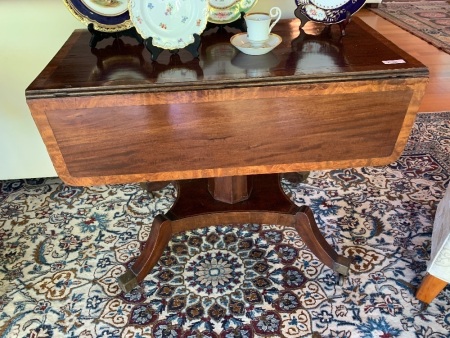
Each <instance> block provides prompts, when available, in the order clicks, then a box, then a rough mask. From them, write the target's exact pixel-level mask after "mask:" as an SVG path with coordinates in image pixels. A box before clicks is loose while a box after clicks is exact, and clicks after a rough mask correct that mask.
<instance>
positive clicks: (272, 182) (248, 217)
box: [119, 175, 350, 292]
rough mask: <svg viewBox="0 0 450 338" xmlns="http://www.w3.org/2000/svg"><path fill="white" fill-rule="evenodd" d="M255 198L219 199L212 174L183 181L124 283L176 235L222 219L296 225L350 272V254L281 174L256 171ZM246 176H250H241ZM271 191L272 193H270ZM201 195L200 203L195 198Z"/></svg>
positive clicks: (314, 247)
mask: <svg viewBox="0 0 450 338" xmlns="http://www.w3.org/2000/svg"><path fill="white" fill-rule="evenodd" d="M252 178H253V185H252V186H253V188H252V193H251V195H250V196H249V198H248V199H247V200H245V201H239V202H236V203H234V204H233V203H223V202H219V201H217V200H215V199H214V198H213V197H212V195H211V194H210V192H209V191H208V182H207V180H206V179H199V180H190V181H182V182H179V186H178V198H177V200H176V201H175V204H174V205H173V206H172V208H171V209H170V210H169V211H168V212H167V213H166V215H164V216H163V215H158V216H157V217H156V218H155V220H154V221H153V224H152V230H151V232H150V235H149V238H148V239H147V242H146V243H145V247H144V250H143V252H142V253H141V255H140V256H139V257H138V259H137V260H136V262H135V263H134V264H133V266H132V267H131V268H129V269H128V270H127V271H126V272H125V273H124V274H123V275H122V276H120V277H119V286H120V288H121V289H122V290H123V291H125V292H129V291H131V290H132V289H133V288H134V287H135V286H137V285H138V284H139V283H140V282H142V280H143V279H144V278H145V277H146V275H147V274H148V273H149V272H150V270H151V269H152V268H153V267H154V266H155V265H156V264H157V262H158V260H159V258H160V257H161V255H162V253H163V251H164V249H165V248H166V246H167V244H168V243H169V241H170V239H171V237H172V235H174V234H176V233H180V232H183V231H188V230H193V229H198V228H203V227H207V226H211V225H216V224H234V225H237V226H239V225H240V224H243V223H258V224H277V225H281V226H290V227H295V229H296V230H297V231H298V233H299V235H300V237H301V238H302V240H303V241H304V242H305V244H306V246H307V247H308V248H309V249H310V250H311V251H312V252H313V254H315V255H316V257H317V258H318V259H319V260H320V261H322V262H323V263H324V264H325V265H327V266H328V267H330V268H331V269H333V270H334V271H336V272H337V273H339V274H340V276H345V275H347V274H348V271H349V266H350V259H348V258H346V257H344V256H341V255H338V254H337V253H336V251H335V250H334V249H333V248H332V247H331V246H330V245H329V244H328V242H327V241H326V240H325V238H324V237H323V235H322V233H321V232H320V230H319V228H318V227H317V223H316V222H315V220H314V216H313V213H312V210H311V209H310V208H309V207H308V206H302V207H298V206H296V205H295V204H294V203H292V202H291V200H289V199H288V198H287V197H286V195H285V194H284V192H283V190H282V189H281V186H280V180H279V176H278V175H257V176H253V177H252ZM236 181H239V182H246V180H236ZM268 197H269V198H268ZM192 201H195V203H192Z"/></svg>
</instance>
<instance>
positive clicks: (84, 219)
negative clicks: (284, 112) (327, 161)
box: [0, 113, 450, 338]
mask: <svg viewBox="0 0 450 338" xmlns="http://www.w3.org/2000/svg"><path fill="white" fill-rule="evenodd" d="M449 154H450V113H433V114H420V115H419V116H418V119H417V121H416V124H415V127H414V130H413V132H412V134H411V137H410V140H409V143H408V145H407V148H406V149H405V152H404V154H403V155H402V157H401V158H400V159H399V160H398V161H396V162H394V163H392V164H390V165H388V166H385V167H378V168H375V167H365V168H348V169H343V170H333V171H315V172H311V174H310V176H309V177H308V179H307V180H306V181H305V182H303V183H296V184H294V183H290V182H287V181H283V182H282V186H283V189H284V190H285V192H286V193H287V194H288V196H290V198H291V199H292V200H293V201H294V202H295V203H297V204H299V205H303V204H308V205H310V206H311V207H312V208H313V210H314V213H315V216H316V219H317V222H318V224H319V226H320V228H321V230H322V232H323V233H324V235H325V237H326V239H327V241H328V242H329V243H330V244H332V245H333V246H334V247H335V248H336V250H337V251H338V252H339V253H342V254H344V255H347V256H353V257H354V260H353V263H352V265H351V272H350V275H349V276H348V277H347V278H346V279H345V281H344V284H343V285H342V286H340V285H339V284H338V283H337V277H336V275H335V274H334V273H333V272H332V271H331V270H330V269H329V268H327V267H325V266H324V265H323V264H322V263H320V262H319V261H318V260H317V259H316V258H315V257H314V256H313V255H312V254H311V252H310V251H309V250H308V249H307V248H306V247H305V245H304V244H303V242H302V240H301V238H300V237H299V236H298V234H297V233H296V231H295V230H294V229H293V228H289V227H284V228H283V227H279V226H277V225H269V224H263V225H261V224H244V225H241V226H239V227H236V226H230V225H226V224H222V225H216V226H212V227H208V228H204V229H199V230H195V231H190V232H185V233H182V234H179V235H177V236H174V237H173V238H172V240H171V242H170V244H169V246H168V248H167V249H166V251H165V252H164V255H163V257H162V258H161V259H160V261H159V263H158V264H157V266H156V267H155V268H154V269H153V270H152V271H151V273H150V274H149V275H148V276H147V278H146V279H145V281H144V282H143V283H142V284H141V285H139V286H138V287H137V288H135V289H134V290H133V291H132V292H130V293H128V294H124V293H123V292H122V291H121V290H120V289H119V287H118V285H117V281H116V278H117V277H118V276H120V275H121V274H122V273H123V272H124V271H125V269H126V267H127V266H128V265H129V264H131V263H132V262H133V260H134V259H135V257H136V256H137V255H138V253H139V252H140V250H141V249H142V245H143V242H144V241H145V240H146V238H147V237H148V235H149V231H150V228H151V222H152V220H153V218H154V217H155V216H156V215H157V214H159V213H164V212H166V211H167V210H168V209H169V208H170V206H171V205H172V203H173V202H174V200H175V197H176V190H175V189H174V187H173V186H172V185H170V186H168V187H166V188H164V189H163V190H161V191H158V192H153V193H147V192H145V191H143V190H142V189H141V187H140V185H139V184H126V185H111V186H98V187H90V188H84V187H70V186H66V185H64V184H63V183H61V181H60V180H59V179H57V178H48V179H33V180H14V181H2V182H0V310H1V311H0V337H8V338H9V337H30V338H31V337H39V338H46V337H83V338H93V337H98V338H100V337H126V338H131V337H135V338H138V337H139V338H143V337H311V336H312V334H313V333H318V334H319V335H320V336H321V337H342V338H354V337H365V338H371V337H433V338H441V337H442V338H443V337H448V332H449V330H450V311H449V310H450V288H447V289H445V290H444V291H443V292H442V293H441V294H440V295H439V296H438V298H436V299H435V301H434V302H433V303H432V304H431V305H430V306H429V307H428V308H427V309H426V310H424V309H423V308H422V307H421V304H420V303H419V302H418V301H417V300H416V299H415V298H414V291H415V287H416V286H417V285H418V284H419V283H420V281H421V279H422V276H423V275H424V273H425V269H426V262H427V259H428V258H429V254H430V239H431V232H432V221H433V217H434V212H435V209H436V205H437V202H438V201H439V199H440V198H441V197H442V195H443V192H444V190H445V187H446V186H447V184H448V181H449V173H450V171H449V165H450V158H449Z"/></svg>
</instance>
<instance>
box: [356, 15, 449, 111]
mask: <svg viewBox="0 0 450 338" xmlns="http://www.w3.org/2000/svg"><path fill="white" fill-rule="evenodd" d="M356 15H357V16H358V17H360V18H362V19H363V20H364V21H365V22H366V23H367V24H369V25H370V26H371V27H373V28H375V29H376V30H377V31H378V32H380V33H381V34H383V35H384V36H385V37H386V38H388V39H389V40H391V41H392V42H394V43H395V44H396V45H397V46H399V47H400V48H402V49H403V50H405V51H406V52H408V53H409V54H411V55H412V56H414V57H415V58H416V59H418V60H419V61H421V62H422V63H423V64H425V65H426V66H427V67H428V69H429V71H430V83H429V84H428V87H427V91H426V93H425V96H424V98H423V100H422V104H421V105H420V108H419V112H440V111H450V54H447V53H445V52H442V51H441V50H439V49H437V48H435V47H434V46H432V45H431V44H429V43H427V42H426V41H424V40H422V39H420V38H418V37H416V36H414V35H412V34H410V33H408V32H407V31H405V30H403V29H401V28H399V27H398V26H396V25H394V24H392V23H390V22H389V21H387V20H385V19H383V18H381V17H380V16H378V15H376V14H375V13H373V12H372V11H370V10H369V9H365V8H364V9H362V10H360V11H359V12H358V13H357V14H356Z"/></svg>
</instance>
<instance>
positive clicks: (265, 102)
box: [26, 17, 428, 185]
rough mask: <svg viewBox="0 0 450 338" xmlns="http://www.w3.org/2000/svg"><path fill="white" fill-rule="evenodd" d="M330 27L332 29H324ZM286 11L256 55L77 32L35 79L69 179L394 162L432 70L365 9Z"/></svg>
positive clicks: (50, 144)
mask: <svg viewBox="0 0 450 338" xmlns="http://www.w3.org/2000/svg"><path fill="white" fill-rule="evenodd" d="M327 27H328V29H327ZM327 27H325V29H324V25H320V24H314V23H311V22H310V23H308V24H307V25H305V27H304V30H303V29H299V20H298V19H292V20H281V21H280V22H279V23H278V24H277V25H276V26H275V28H274V30H273V33H274V34H278V35H280V36H281V37H282V39H283V40H282V43H281V44H280V45H279V46H277V47H276V48H275V49H274V50H272V51H271V52H270V53H267V54H265V55H260V56H249V55H246V54H243V53H241V52H239V51H238V50H237V49H236V48H235V47H234V46H233V45H232V44H231V43H230V38H231V37H232V36H233V35H234V34H236V33H237V30H236V29H230V28H228V27H225V28H224V29H219V28H217V27H216V28H212V29H208V30H206V31H205V32H204V33H203V34H202V38H201V45H200V49H199V57H198V58H195V57H193V56H192V54H190V53H189V52H188V51H187V50H185V49H182V50H180V51H179V53H178V54H175V53H170V52H169V51H163V52H162V53H161V54H160V55H159V56H158V58H157V59H156V61H152V58H151V54H150V52H149V51H148V50H147V49H146V48H145V46H144V45H142V44H139V43H138V42H137V40H136V39H133V38H130V37H124V38H120V39H105V40H103V41H100V42H99V43H98V44H97V45H96V48H90V47H89V41H90V38H91V35H90V33H89V32H88V31H87V30H76V31H74V32H73V34H72V35H71V36H70V37H69V38H68V40H67V42H66V43H65V44H64V45H63V46H62V48H61V49H60V51H59V52H58V53H57V54H56V55H55V57H54V58H53V59H52V60H51V61H50V63H49V64H48V65H47V66H46V67H45V69H44V70H43V71H42V72H41V74H39V76H38V77H37V78H36V79H35V80H34V81H33V83H32V84H31V85H30V86H29V87H28V88H27V90H26V97H27V103H28V105H29V107H30V110H31V112H32V115H33V118H34V120H35V122H36V125H37V126H38V128H39V131H40V133H41V135H42V137H43V139H44V143H45V144H46V146H47V150H48V152H49V154H50V157H51V159H52V162H53V164H54V166H55V169H56V171H57V173H58V175H59V176H60V177H61V178H62V179H63V180H64V181H65V182H66V183H69V184H72V185H95V184H105V183H125V182H139V181H140V182H143V181H165V180H182V179H193V178H202V177H203V178H204V177H224V176H236V175H253V174H265V173H283V172H293V171H304V170H315V169H336V168H346V167H354V166H367V165H385V164H387V163H390V162H391V161H393V160H395V159H396V158H398V157H399V156H400V154H401V151H402V149H403V147H404V145H405V144H406V140H407V137H408V135H409V131H410V128H411V127H412V124H413V121H414V118H415V114H416V113H417V109H418V105H419V103H420V99H421V97H422V95H423V93H424V89H425V86H426V82H427V80H428V70H427V68H426V67H425V66H424V65H423V64H421V63H420V62H419V61H417V60H416V59H415V58H413V57H412V56H410V55H408V54H407V53H405V52H404V51H402V50H401V49H399V48H398V47H396V46H395V45H394V44H392V43H391V42H389V41H388V40H387V39H385V38H384V37H383V36H381V35H380V34H378V33H377V32H376V31H375V30H373V29H372V28H370V27H369V26H367V25H366V24H365V23H364V22H363V21H362V20H360V19H358V18H357V17H355V18H353V19H352V20H351V22H350V23H349V24H348V25H347V27H346V34H345V36H342V35H341V32H340V30H339V27H338V25H332V26H327Z"/></svg>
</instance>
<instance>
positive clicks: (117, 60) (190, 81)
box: [26, 17, 427, 98]
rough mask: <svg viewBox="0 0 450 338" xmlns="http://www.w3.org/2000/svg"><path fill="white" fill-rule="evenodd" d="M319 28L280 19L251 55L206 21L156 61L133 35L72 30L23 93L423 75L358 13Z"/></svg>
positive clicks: (418, 66)
mask: <svg viewBox="0 0 450 338" xmlns="http://www.w3.org/2000/svg"><path fill="white" fill-rule="evenodd" d="M322 29H323V26H322V25H320V24H314V23H312V22H310V23H308V24H307V25H306V27H304V31H303V30H300V29H299V20H298V19H292V20H281V21H280V22H279V23H278V24H277V25H276V26H275V27H274V29H273V33H274V34H278V35H280V36H281V37H282V38H283V41H282V43H281V44H280V45H279V46H277V47H276V48H275V49H274V50H273V51H271V52H269V53H268V54H265V55H261V56H250V55H246V54H243V53H242V52H240V51H238V50H237V49H236V48H235V47H234V46H233V45H231V43H230V38H231V37H232V36H233V35H234V34H236V33H238V31H237V30H236V29H233V28H228V27H226V28H225V29H222V30H219V29H218V28H212V29H209V30H206V31H205V32H203V34H202V37H201V46H200V50H199V54H200V55H199V58H194V57H193V56H192V55H191V54H190V53H189V52H188V51H186V50H184V49H182V50H180V51H179V53H178V54H171V53H170V52H168V51H164V52H162V53H161V54H160V55H159V56H158V59H157V60H156V62H153V61H152V60H151V54H150V53H149V51H148V50H147V49H146V48H145V47H144V45H142V44H138V42H137V40H135V39H133V38H129V37H122V38H120V39H119V40H113V39H105V40H103V41H101V42H99V43H98V44H97V46H96V48H92V49H91V48H90V47H89V40H90V37H91V35H90V33H89V32H88V31H87V30H76V31H74V33H73V34H72V35H71V36H70V37H69V39H68V41H67V42H66V44H65V45H64V47H63V48H62V49H61V50H60V51H59V52H58V53H57V55H56V56H55V57H54V59H53V60H52V61H51V62H50V64H49V65H48V66H47V67H46V68H45V69H44V71H43V72H42V73H41V74H40V75H39V76H38V78H37V79H36V80H35V81H34V82H33V83H32V84H31V85H30V86H29V87H28V88H27V90H26V95H27V97H28V98H33V97H43V96H47V97H48V96H56V95H57V96H59V97H61V96H64V95H69V96H76V95H96V94H102V93H108V92H109V93H111V92H112V91H113V92H114V93H120V92H124V93H130V92H151V91H168V90H170V91H178V90H184V89H186V88H189V89H195V88H199V89H202V88H222V87H223V88H227V87H236V86H251V85H260V84H261V83H264V84H268V85H270V84H278V83H280V82H286V81H289V82H291V83H295V82H298V83H310V82H320V81H332V80H333V79H335V80H341V79H370V78H386V77H401V76H410V75H411V74H413V75H414V74H415V76H421V75H422V76H426V75H427V69H426V67H425V66H424V65H423V64H421V63H420V62H419V61H417V60H416V59H414V58H413V57H411V56H410V55H408V54H406V53H405V52H403V51H402V50H400V49H399V48H397V47H396V46H395V45H394V44H392V43H391V42H389V41H388V40H387V39H385V38H384V37H383V36H381V35H380V34H378V33H377V32H376V31H374V30H373V29H371V28H369V27H368V26H367V25H366V24H365V23H364V22H363V21H362V20H360V19H359V18H357V17H354V18H352V20H351V22H350V23H349V24H348V26H347V28H346V35H345V36H344V37H342V36H341V34H340V31H339V27H338V26H337V25H333V26H331V32H330V34H329V35H328V34H322V35H321V34H319V33H320V31H321V30H322ZM398 60H400V61H398ZM397 62H401V63H397Z"/></svg>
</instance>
